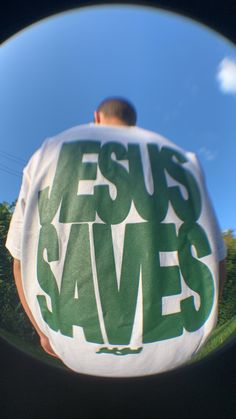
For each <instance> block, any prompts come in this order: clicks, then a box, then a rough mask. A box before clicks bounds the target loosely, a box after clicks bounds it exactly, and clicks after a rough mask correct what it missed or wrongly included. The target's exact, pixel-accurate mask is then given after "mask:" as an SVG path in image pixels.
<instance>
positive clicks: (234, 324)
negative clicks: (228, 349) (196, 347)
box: [190, 316, 236, 363]
mask: <svg viewBox="0 0 236 419" xmlns="http://www.w3.org/2000/svg"><path fill="white" fill-rule="evenodd" d="M233 338H236V316H234V317H233V318H232V319H231V320H228V321H227V322H226V323H225V324H223V325H221V326H216V328H215V329H214V330H213V332H212V333H211V335H210V337H209V338H208V340H207V342H206V343H205V344H204V346H203V347H202V349H201V350H200V351H199V352H198V353H197V354H196V355H195V356H194V357H193V358H192V359H191V361H190V363H192V362H196V361H199V360H200V359H203V358H205V357H206V356H207V355H209V354H211V353H212V352H213V351H215V350H216V349H219V348H222V347H223V346H224V345H225V344H226V343H228V342H230V341H231V340H232V339H233Z"/></svg>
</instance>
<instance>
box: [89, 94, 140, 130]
mask: <svg viewBox="0 0 236 419" xmlns="http://www.w3.org/2000/svg"><path fill="white" fill-rule="evenodd" d="M136 119H137V114H136V111H135V109H134V107H133V105H132V104H131V103H130V102H128V101H127V100H125V99H122V98H109V99H105V100H104V101H103V102H102V103H100V105H99V106H98V108H97V110H96V111H95V112H94V122H95V124H102V125H128V126H132V125H135V124H136Z"/></svg>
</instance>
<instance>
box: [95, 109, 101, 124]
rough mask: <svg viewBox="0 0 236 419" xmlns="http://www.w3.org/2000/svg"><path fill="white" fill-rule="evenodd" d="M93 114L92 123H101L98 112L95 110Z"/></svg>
mask: <svg viewBox="0 0 236 419" xmlns="http://www.w3.org/2000/svg"><path fill="white" fill-rule="evenodd" d="M93 115H94V123H95V124H100V123H101V118H100V113H99V112H97V111H95V112H94V114H93Z"/></svg>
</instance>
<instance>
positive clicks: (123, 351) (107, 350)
mask: <svg viewBox="0 0 236 419" xmlns="http://www.w3.org/2000/svg"><path fill="white" fill-rule="evenodd" d="M142 350H143V348H142V346H140V347H139V348H137V349H132V348H129V347H128V348H122V349H119V348H107V347H106V346H105V347H103V348H101V349H99V351H98V352H96V353H97V354H112V355H134V354H139V353H140V352H141V351H142Z"/></svg>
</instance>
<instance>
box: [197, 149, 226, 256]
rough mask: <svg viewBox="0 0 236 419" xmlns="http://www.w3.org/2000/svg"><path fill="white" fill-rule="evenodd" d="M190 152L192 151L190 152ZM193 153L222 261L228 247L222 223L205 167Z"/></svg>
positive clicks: (214, 239)
mask: <svg viewBox="0 0 236 419" xmlns="http://www.w3.org/2000/svg"><path fill="white" fill-rule="evenodd" d="M189 154H190V153H189ZM191 154H192V159H193V160H194V162H195V164H196V166H197V169H198V174H199V177H200V181H201V184H202V188H203V192H204V199H205V201H206V207H207V208H208V224H209V227H210V230H211V232H212V234H213V241H214V243H215V248H216V252H217V259H218V261H219V262H220V261H222V260H224V259H225V258H226V256H227V249H226V245H225V242H224V239H223V235H222V231H221V229H220V225H219V221H218V219H217V216H216V212H215V209H214V207H213V205H212V202H211V198H210V195H209V192H208V189H207V185H206V179H205V176H204V172H203V169H202V167H201V163H200V161H199V159H198V157H197V156H196V155H195V154H194V153H191Z"/></svg>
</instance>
